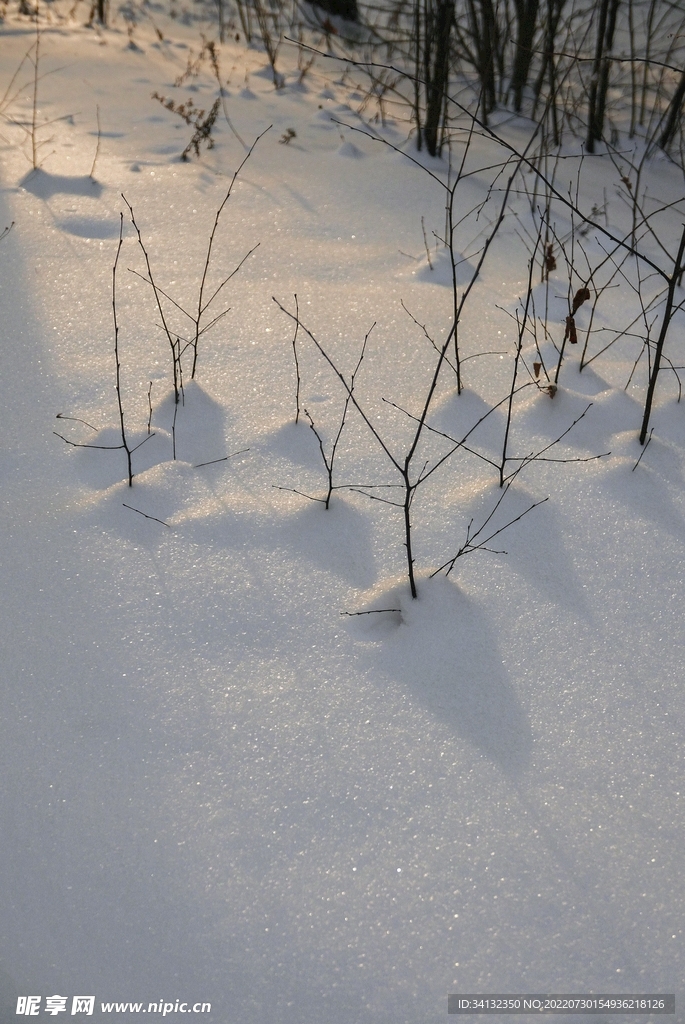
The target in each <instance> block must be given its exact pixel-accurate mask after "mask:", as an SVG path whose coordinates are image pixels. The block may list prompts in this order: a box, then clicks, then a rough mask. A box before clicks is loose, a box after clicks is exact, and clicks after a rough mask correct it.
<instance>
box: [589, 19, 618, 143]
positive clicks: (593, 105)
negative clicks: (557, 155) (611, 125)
mask: <svg viewBox="0 0 685 1024" xmlns="http://www.w3.org/2000/svg"><path fill="white" fill-rule="evenodd" d="M620 3H621V0H601V3H600V8H599V25H598V26H597V42H596V46H595V62H594V66H593V69H592V84H591V86H590V104H589V111H588V134H587V151H588V153H594V151H595V143H596V142H599V141H601V139H602V135H603V134H604V115H605V111H606V99H607V89H608V88H609V69H610V67H611V48H612V46H613V43H614V30H615V28H616V15H617V13H618V8H619V5H620Z"/></svg>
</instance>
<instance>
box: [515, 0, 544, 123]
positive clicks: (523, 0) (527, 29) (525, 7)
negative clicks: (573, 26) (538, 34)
mask: <svg viewBox="0 0 685 1024" xmlns="http://www.w3.org/2000/svg"><path fill="white" fill-rule="evenodd" d="M514 2H515V7H516V21H517V38H516V53H515V54H514V68H513V71H512V75H511V88H512V90H513V92H514V110H515V111H516V112H517V113H519V112H520V110H521V105H522V103H523V90H524V89H525V87H526V85H527V84H528V75H529V73H530V64H531V60H532V58H533V41H534V39H535V29H536V28H537V18H538V8H539V6H540V0H514Z"/></svg>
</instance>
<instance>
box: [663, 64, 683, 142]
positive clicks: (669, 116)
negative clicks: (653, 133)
mask: <svg viewBox="0 0 685 1024" xmlns="http://www.w3.org/2000/svg"><path fill="white" fill-rule="evenodd" d="M684 101H685V70H683V73H682V75H681V76H680V82H679V83H678V88H677V89H676V91H675V93H674V95H673V99H672V100H671V102H670V103H669V105H668V110H667V111H666V120H665V124H664V130H663V131H662V133H661V135H660V136H659V146H660V147H661V149H668V147H669V146H670V145H671V143H672V142H673V139H674V138H675V133H676V131H677V130H678V124H679V122H680V118H681V116H682V113H683V102H684Z"/></svg>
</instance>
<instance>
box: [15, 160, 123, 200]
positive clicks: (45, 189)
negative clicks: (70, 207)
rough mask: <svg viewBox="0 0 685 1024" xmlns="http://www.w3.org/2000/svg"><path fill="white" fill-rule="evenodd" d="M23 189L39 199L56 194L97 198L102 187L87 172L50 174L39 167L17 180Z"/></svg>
mask: <svg viewBox="0 0 685 1024" xmlns="http://www.w3.org/2000/svg"><path fill="white" fill-rule="evenodd" d="M19 184H20V186H21V187H22V188H23V189H26V191H27V192H31V194H32V195H34V196H38V197H39V198H40V199H51V198H52V197H53V196H57V195H70V196H88V197H89V198H91V199H99V198H100V196H101V195H102V193H103V191H104V189H103V186H102V185H101V184H100V182H99V181H95V179H94V178H91V177H90V176H89V175H87V174H81V175H66V174H50V173H49V171H43V170H42V169H41V168H40V167H39V168H37V169H36V170H35V171H29V173H28V174H26V175H25V176H24V177H23V178H22V179H21V181H20V182H19Z"/></svg>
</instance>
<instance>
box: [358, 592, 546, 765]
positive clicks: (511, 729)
mask: <svg viewBox="0 0 685 1024" xmlns="http://www.w3.org/2000/svg"><path fill="white" fill-rule="evenodd" d="M405 590H407V586H406V584H402V586H401V587H394V588H392V589H390V590H389V591H387V592H386V593H385V594H383V595H382V596H381V597H379V598H378V599H377V600H376V601H375V602H374V604H375V605H376V606H377V607H379V608H388V607H395V608H400V609H401V610H400V612H399V614H398V613H391V612H386V613H381V614H373V615H369V616H368V617H366V616H359V617H358V618H355V619H354V620H350V623H351V625H350V628H351V629H352V630H354V631H355V633H356V635H357V638H358V639H360V640H366V641H367V642H368V641H371V642H373V646H372V647H371V649H370V651H369V653H368V655H367V656H366V657H367V658H368V661H369V663H370V665H371V666H372V667H373V670H374V671H375V672H380V673H382V674H383V675H386V676H390V677H391V678H392V679H394V680H396V681H397V682H398V683H399V684H400V685H401V686H402V688H403V689H404V690H405V691H406V692H407V693H408V694H410V695H411V697H412V698H413V700H415V701H416V702H417V703H418V704H422V705H423V706H424V707H425V708H427V709H428V711H430V712H431V714H433V715H434V716H435V717H436V718H438V719H439V720H440V721H442V722H444V724H445V725H446V726H447V727H448V728H449V729H450V730H452V731H453V732H454V733H456V734H457V735H458V736H461V737H462V738H463V739H464V740H466V741H467V742H468V743H470V744H471V745H472V746H473V747H475V749H476V750H478V751H479V752H480V753H481V754H483V755H484V756H485V757H487V758H488V760H490V761H492V762H493V764H495V765H497V767H498V768H500V769H501V770H502V771H503V772H504V773H505V774H506V775H508V776H510V777H512V778H519V777H520V776H521V775H522V774H523V773H524V772H525V771H526V769H527V767H528V764H529V762H530V757H531V751H532V745H533V734H532V730H531V726H530V722H529V720H528V716H527V714H526V711H525V709H524V707H523V705H522V703H521V701H520V699H519V696H518V694H517V693H516V691H515V689H514V687H513V685H512V683H511V680H510V679H509V675H508V673H507V670H506V669H505V667H504V665H503V663H502V657H501V654H500V651H499V647H498V643H497V638H496V635H495V633H494V631H493V629H492V627H491V625H490V622H489V621H488V619H487V617H486V615H485V613H484V612H483V610H482V609H481V608H480V607H479V606H478V605H477V604H476V602H475V601H473V600H471V598H469V597H467V595H466V594H464V593H463V592H462V591H461V590H459V588H458V587H456V586H455V585H454V584H453V583H452V582H451V581H450V580H446V579H444V578H441V577H436V578H435V579H433V580H424V581H423V582H422V583H421V584H420V589H419V598H418V600H416V601H412V600H411V598H410V597H409V596H408V592H407V594H406V595H405V593H404V592H405ZM370 607H373V604H372V605H371V606H370ZM361 657H362V660H365V658H364V655H363V654H362V656H361Z"/></svg>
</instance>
